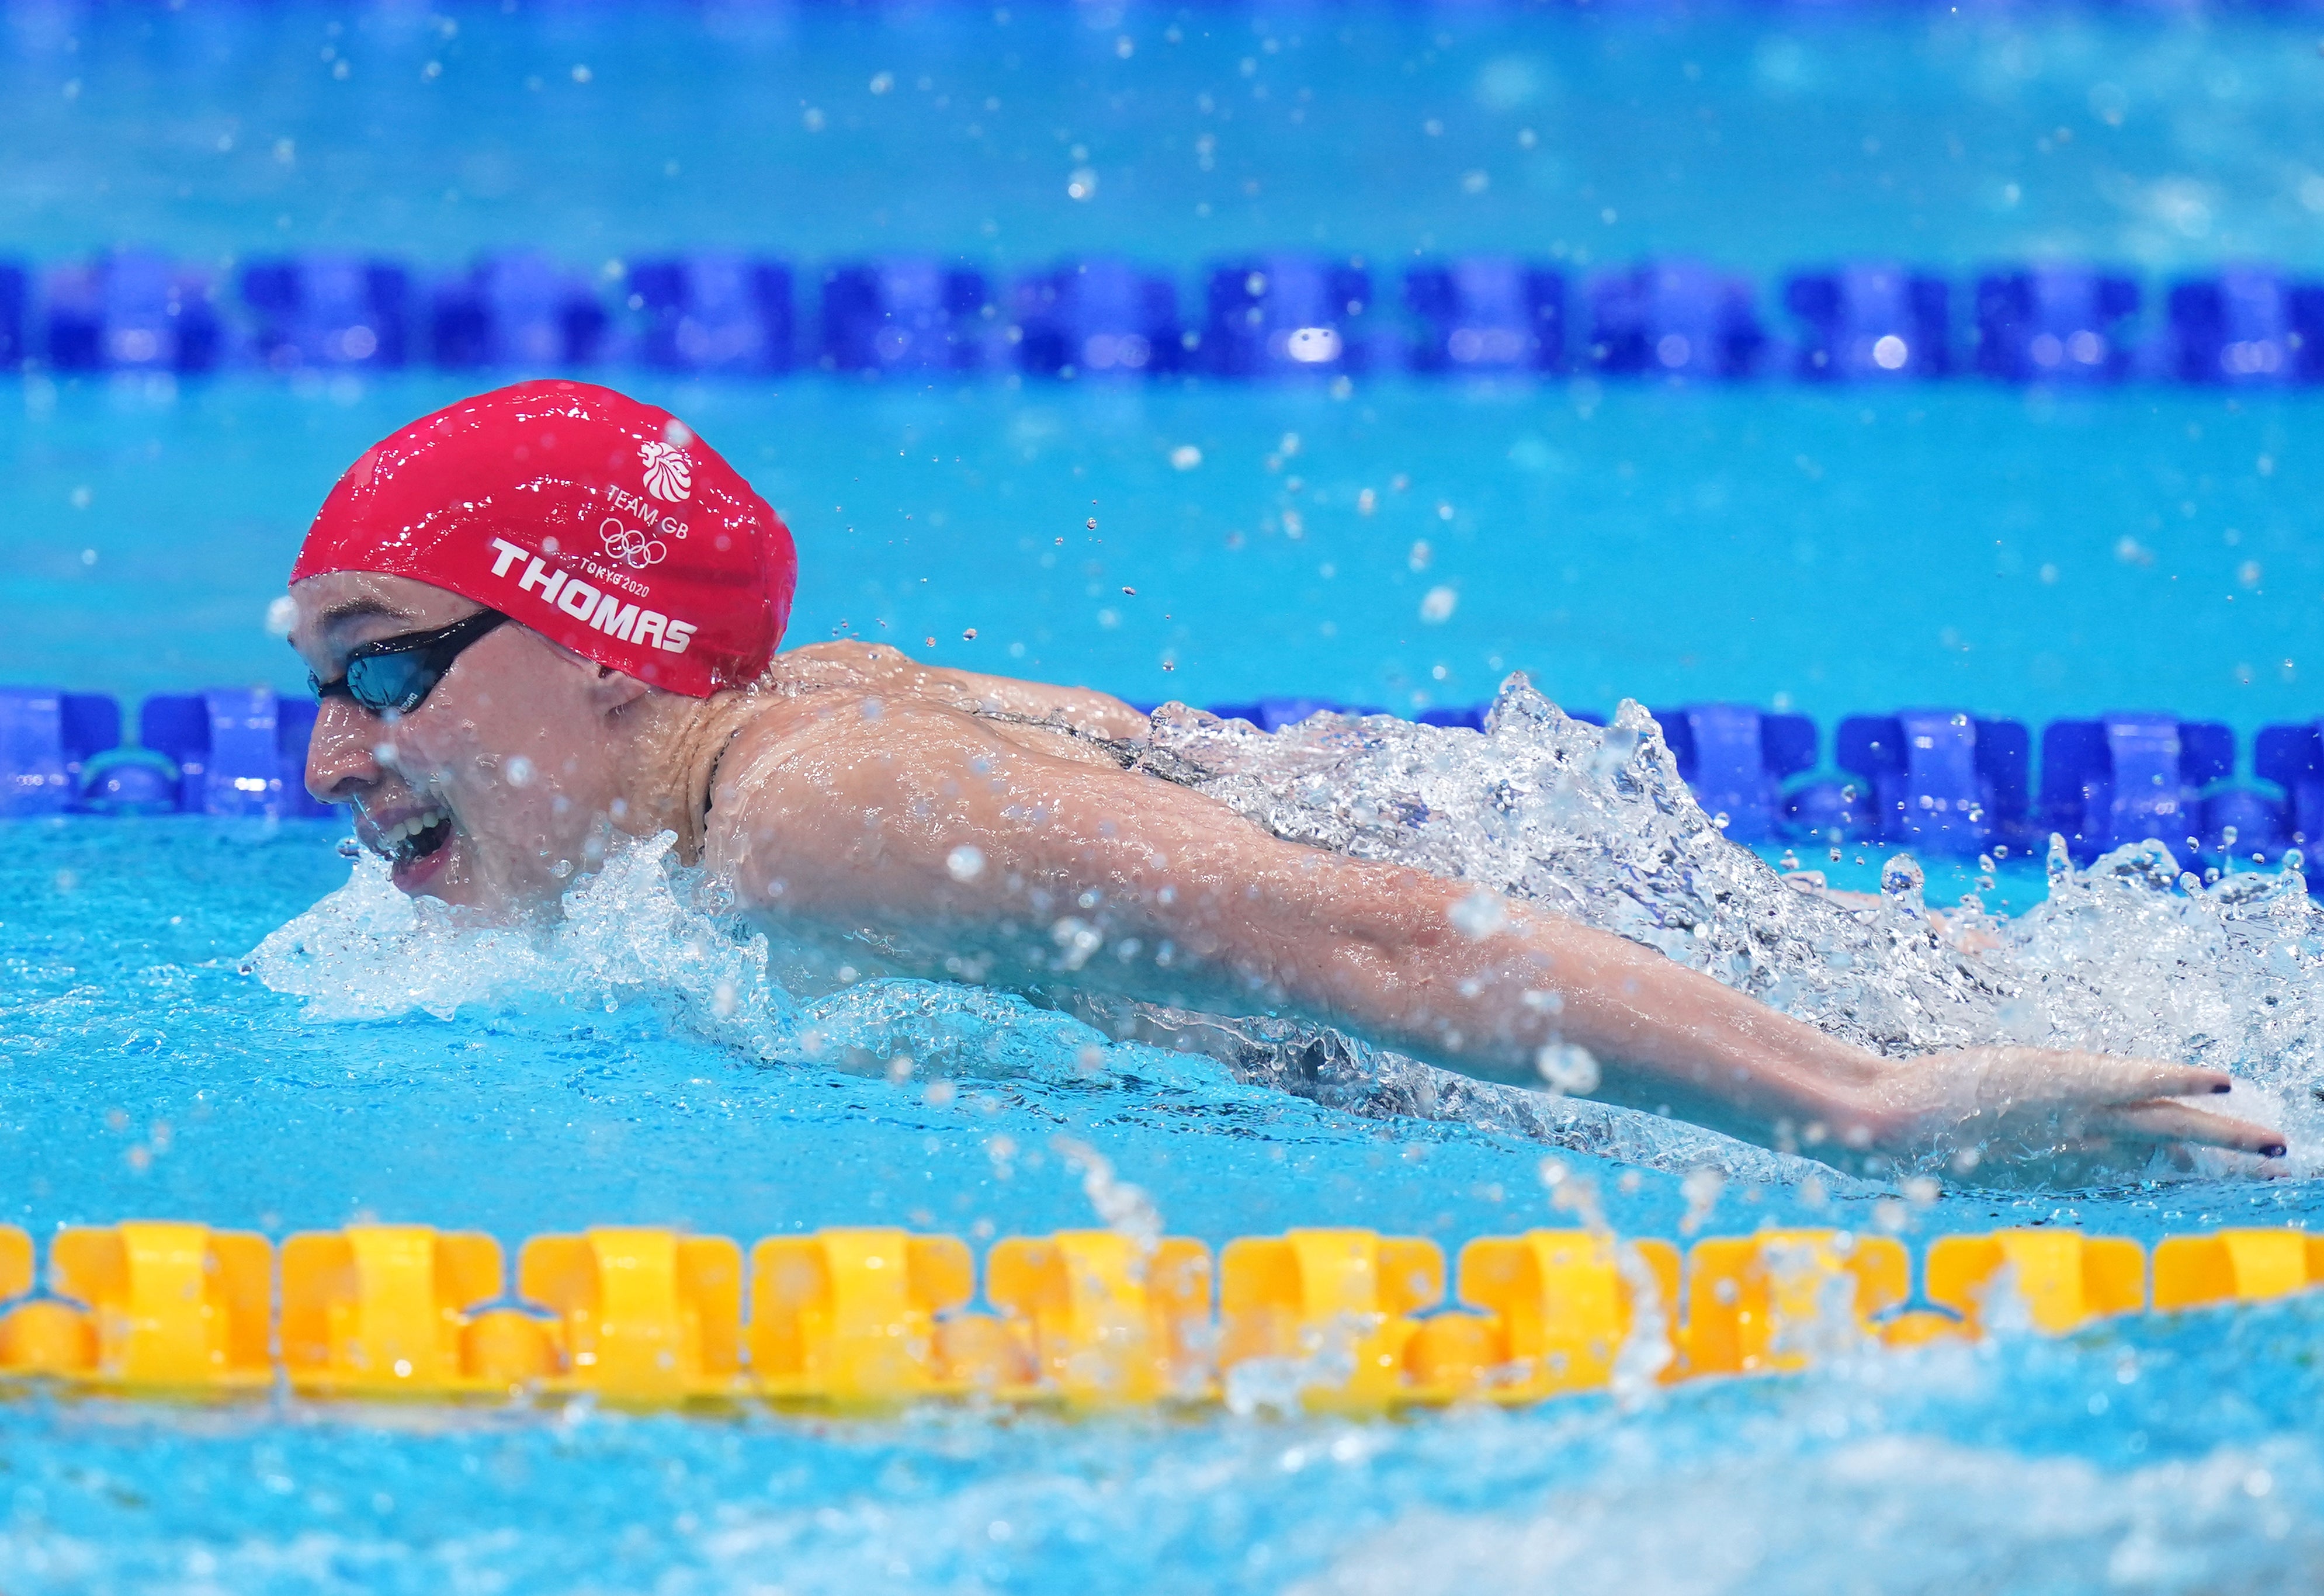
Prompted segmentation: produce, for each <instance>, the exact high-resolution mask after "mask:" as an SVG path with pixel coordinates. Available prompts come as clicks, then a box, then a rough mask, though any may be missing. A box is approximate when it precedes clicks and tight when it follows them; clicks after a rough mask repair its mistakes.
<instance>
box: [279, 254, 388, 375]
mask: <svg viewBox="0 0 2324 1596" xmlns="http://www.w3.org/2000/svg"><path fill="white" fill-rule="evenodd" d="M241 289H242V303H243V306H244V309H245V310H247V311H248V313H249V318H250V319H249V327H248V335H249V339H250V352H251V355H252V356H253V358H254V360H255V361H256V362H257V364H262V365H263V366H265V367H266V368H267V369H268V370H270V371H275V372H297V371H315V370H324V371H349V370H352V371H400V370H401V369H402V367H403V366H404V365H405V364H406V363H407V362H408V361H409V360H410V355H411V344H412V338H411V310H412V286H411V273H410V272H409V271H407V270H406V269H405V268H404V267H403V266H402V265H401V264H399V263H396V262H394V261H387V260H366V259H363V258H360V257H357V256H353V255H329V254H318V255H308V256H304V257H298V256H293V257H289V258H284V259H280V260H267V261H254V262H252V263H250V264H248V265H246V266H244V268H243V270H242V281H241Z"/></svg>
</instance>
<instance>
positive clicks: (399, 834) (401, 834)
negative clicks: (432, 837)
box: [379, 809, 452, 853]
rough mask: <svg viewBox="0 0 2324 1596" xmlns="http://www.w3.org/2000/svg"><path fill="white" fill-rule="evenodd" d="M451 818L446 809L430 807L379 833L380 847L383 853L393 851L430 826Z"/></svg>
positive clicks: (438, 824) (440, 823)
mask: <svg viewBox="0 0 2324 1596" xmlns="http://www.w3.org/2000/svg"><path fill="white" fill-rule="evenodd" d="M451 818H452V816H450V814H449V813H447V811H445V810H442V809H429V810H426V811H423V812H422V813H420V814H418V815H414V816H411V817H410V819H408V820H403V821H399V822H398V823H397V824H395V825H393V826H389V827H387V828H386V829H385V830H383V831H382V832H381V833H380V834H379V845H380V849H381V851H382V852H383V853H393V852H394V851H395V850H396V849H397V848H398V847H400V846H401V845H402V844H404V843H406V842H408V841H409V840H410V839H411V838H413V837H416V836H418V835H420V833H421V832H423V831H426V830H427V829H428V828H429V826H440V825H442V824H444V823H445V822H447V821H448V820H450V819H451Z"/></svg>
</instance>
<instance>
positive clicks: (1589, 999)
mask: <svg viewBox="0 0 2324 1596" xmlns="http://www.w3.org/2000/svg"><path fill="white" fill-rule="evenodd" d="M707 848H708V854H707V857H708V862H709V863H711V865H712V866H713V867H714V868H716V869H718V870H720V871H721V872H722V873H724V874H725V875H726V876H727V877H728V878H729V879H730V880H731V881H733V884H734V887H735V890H736V891H737V894H738V899H739V902H740V904H741V906H742V907H743V908H744V909H746V910H749V911H752V912H755V913H757V914H760V915H762V916H766V917H770V918H780V919H781V920H783V921H784V922H785V923H786V925H787V927H788V928H790V929H792V930H793V931H795V932H806V933H809V934H814V933H817V932H820V933H822V934H824V935H826V936H845V937H853V938H861V939H862V940H864V941H867V942H869V943H871V945H872V946H876V947H878V948H879V949H881V951H882V952H883V953H884V954H886V955H888V956H889V957H890V959H891V960H892V961H893V962H894V963H895V964H896V965H897V967H899V968H902V969H917V970H921V971H925V972H927V973H938V972H941V971H945V970H950V971H953V972H955V973H956V972H958V971H959V970H960V969H961V968H962V963H961V961H962V959H963V957H964V955H967V956H970V957H972V958H973V959H974V960H975V961H976V962H977V963H979V964H982V966H983V969H984V973H983V979H985V980H987V981H988V982H991V983H994V984H1000V985H1010V986H1015V987H1019V988H1022V989H1040V988H1044V987H1047V988H1049V989H1052V990H1054V988H1055V987H1056V986H1057V985H1059V984H1061V983H1074V984H1078V985H1081V986H1084V987H1086V988H1092V989H1097V990H1102V991H1108V992H1116V993H1120V994H1122V995H1125V996H1130V997H1134V998H1139V999H1144V1000H1148V1001H1157V1002H1163V1003H1168V1004H1172V1005H1174V1006H1179V1007H1185V1008H1192V1009H1198V1010H1203V1009H1206V1010H1213V1011H1218V1012H1244V1013H1248V1012H1250V1011H1252V1010H1254V1009H1255V1008H1265V1009H1271V1010H1277V1011H1288V1012H1294V1013H1297V1014H1300V1015H1304V1016H1305V1017H1308V1018H1311V1019H1316V1020H1321V1021H1323V1022H1326V1023H1329V1024H1333V1025H1336V1026H1340V1027H1342V1028H1344V1029H1350V1030H1352V1031H1355V1032H1358V1033H1360V1034H1361V1035H1363V1036H1365V1037H1367V1038H1370V1039H1372V1040H1374V1041H1376V1042H1378V1043H1380V1044H1381V1045H1383V1046H1387V1047H1393V1048H1396V1049H1397V1050H1399V1051H1401V1052H1405V1053H1407V1054H1410V1055H1413V1056H1417V1057H1420V1058H1425V1059H1427V1060H1429V1061H1430V1062H1433V1063H1436V1064H1441V1065H1443V1066H1447V1067H1450V1068H1452V1069H1457V1070H1461V1071H1463V1072H1465V1073H1467V1074H1471V1075H1478V1076H1481V1077H1485V1078H1489V1079H1496V1080H1504V1081H1516V1082H1531V1081H1534V1080H1535V1079H1536V1078H1537V1077H1536V1075H1535V1064H1534V1060H1535V1053H1536V1051H1537V1050H1538V1049H1539V1048H1540V1047H1543V1046H1544V1045H1545V1044H1547V1043H1550V1042H1552V1041H1557V1040H1563V1041H1567V1042H1572V1043H1578V1044H1580V1045H1581V1046H1582V1047H1587V1048H1588V1049H1589V1050H1590V1051H1591V1053H1592V1054H1593V1055H1595V1056H1597V1058H1598V1060H1599V1061H1600V1069H1601V1072H1602V1084H1601V1085H1600V1089H1599V1091H1598V1092H1597V1093H1595V1095H1597V1096H1599V1097H1601V1098H1604V1099H1608V1100H1610V1101H1613V1102H1622V1103H1627V1104H1630V1105H1633V1106H1637V1107H1643V1108H1647V1109H1667V1111H1668V1112H1672V1113H1674V1114H1676V1115H1679V1116H1681V1117H1683V1118H1685V1119H1689V1120H1692V1121H1697V1122H1699V1123H1702V1124H1706V1125H1710V1126H1712V1127H1715V1128H1717V1129H1719V1130H1725V1131H1728V1132H1729V1133H1731V1134H1734V1135H1737V1136H1741V1137H1745V1138H1748V1139H1751V1140H1754V1141H1758V1142H1761V1143H1763V1144H1768V1143H1774V1142H1776V1141H1778V1140H1780V1139H1784V1136H1785V1135H1786V1134H1787V1133H1790V1134H1800V1135H1802V1136H1803V1139H1809V1140H1812V1139H1813V1132H1812V1130H1811V1128H1812V1127H1816V1126H1821V1128H1822V1129H1823V1130H1824V1131H1825V1133H1826V1134H1827V1135H1828V1136H1829V1137H1830V1139H1831V1140H1830V1142H1828V1143H1826V1144H1824V1146H1823V1147H1822V1148H1821V1150H1822V1151H1825V1152H1827V1153H1832V1154H1835V1155H1838V1156H1840V1157H1842V1158H1845V1157H1847V1156H1848V1154H1849V1152H1850V1151H1853V1152H1855V1153H1858V1154H1860V1153H1867V1152H1875V1151H1877V1152H1885V1153H1890V1154H1901V1155H1912V1154H1925V1153H1929V1152H1946V1151H1954V1150H1957V1149H1977V1150H1978V1154H1979V1155H1980V1156H1981V1157H1982V1158H1985V1159H1987V1160H1989V1161H1992V1162H1997V1163H2000V1162H2022V1161H2025V1160H2029V1159H2046V1158H2060V1157H2064V1158H2079V1157H2082V1156H2087V1155H2091V1154H2105V1153H2109V1152H2111V1153H2115V1154H2117V1155H2118V1154H2124V1153H2127V1154H2130V1155H2132V1156H2138V1155H2140V1154H2142V1153H2143V1151H2144V1149H2146V1148H2149V1147H2151V1146H2153V1145H2154V1144H2172V1143H2176V1144H2197V1145H2207V1146H2215V1147H2221V1148H2228V1149H2237V1150H2240V1151H2245V1152H2257V1153H2269V1154H2273V1153H2278V1152H2280V1151H2281V1150H2282V1138H2281V1136H2279V1135H2278V1134H2277V1133H2276V1132H2275V1131H2273V1130H2269V1129H2267V1128H2266V1127H2264V1126H2260V1125H2255V1124H2252V1123H2249V1122H2247V1121H2239V1120H2233V1119H2229V1118H2227V1117H2225V1116H2223V1115H2219V1114H2215V1113H2211V1112H2206V1111H2204V1110H2201V1109H2198V1108H2195V1107H2192V1106H2190V1105H2189V1104H2186V1103H2183V1102H2176V1101H2173V1100H2174V1099H2177V1098H2181V1097H2189V1096H2196V1095H2200V1094H2208V1093H2218V1092H2224V1091H2226V1090H2227V1086H2228V1080H2227V1076H2226V1075H2221V1074H2219V1073H2218V1072H2217V1071H2213V1070H2207V1069H2197V1068H2191V1067H2189V1066H2182V1065H2176V1064H2169V1063H2163V1062H2159V1061H2154V1060H2140V1059H2124V1058H2114V1057H2108V1056H2102V1055H2098V1054H2089V1053H2061V1052H2047V1051H2042V1050H2038V1049H2033V1048H2022V1047H1988V1048H1978V1049H1972V1050H1968V1051H1964V1052H1958V1053H1941V1054H1935V1055H1931V1056H1925V1057H1922V1058H1914V1059H1904V1060H1892V1059H1886V1058H1883V1057H1880V1056H1877V1055H1875V1054H1871V1053H1868V1052H1866V1051H1864V1050H1862V1049H1860V1048H1858V1047H1853V1046H1851V1045H1849V1044H1848V1043H1845V1042H1842V1041H1840V1040H1839V1039H1837V1038H1832V1037H1829V1036H1826V1035H1825V1034H1823V1033H1822V1032H1821V1031H1819V1030H1817V1029H1814V1028H1813V1027H1812V1026H1810V1025H1807V1024H1804V1023H1803V1022H1801V1021H1799V1020H1796V1019H1791V1018H1790V1017H1788V1016H1786V1015H1783V1014H1779V1013H1777V1012H1775V1010H1771V1009H1768V1008H1766V1007H1765V1006H1764V1005H1762V1004H1760V1003H1758V1002H1757V1001H1753V1000H1752V999H1750V998H1748V997H1747V996H1745V995H1743V994H1741V993H1739V992H1734V991H1732V990H1730V989H1729V988H1727V987H1724V986H1721V985H1720V984H1719V983H1717V982H1715V981H1712V980H1711V979H1710V978H1709V977H1708V976H1704V975H1701V974H1698V973H1695V972H1693V971H1691V970H1688V969H1687V968H1685V967H1684V966H1683V965H1681V964H1675V963H1674V962H1672V961H1671V960H1669V959H1666V958H1665V957H1663V956H1662V955H1659V954H1656V953H1655V952H1653V951H1652V950H1650V949H1647V948H1644V947H1641V946H1637V945H1635V944H1632V943H1629V942H1627V941H1625V940H1623V939H1621V938H1619V937H1617V936H1610V935H1609V934H1607V933H1604V932H1600V931H1597V930H1593V929H1591V928H1589V927H1583V926H1581V925H1578V924H1575V923H1573V922H1572V921H1569V920H1565V919H1563V918H1559V917H1557V916H1554V915H1551V914H1546V913H1544V912H1541V911H1539V910H1536V909H1531V908H1528V907H1527V906H1526V905H1523V904H1519V903H1511V904H1509V905H1508V910H1507V916H1506V918H1505V920H1504V921H1503V923H1502V924H1501V925H1500V926H1499V927H1498V928H1497V929H1495V930H1494V931H1493V932H1492V933H1491V934H1490V935H1489V936H1484V937H1482V938H1471V936H1467V935H1464V934H1463V933H1462V930H1460V929H1459V928H1457V927H1456V926H1455V925H1454V921H1453V916H1452V910H1453V909H1454V908H1455V906H1456V905H1457V904H1459V903H1460V901H1461V900H1462V899H1463V898H1464V897H1466V896H1467V895H1468V894H1469V893H1470V891H1471V890H1472V889H1471V888H1469V887H1468V886H1466V885H1464V884H1462V883H1459V882H1455V881H1447V880H1444V879H1443V878H1440V877H1437V876H1434V875H1431V874H1428V873H1426V872H1421V871H1417V870H1413V869H1409V868H1405V867H1399V866H1394V865H1384V864H1375V863H1363V862H1360V861H1356V860H1351V859H1347V858H1344V857H1342V856H1340V855H1337V854H1333V853H1326V852H1323V851H1322V850H1319V849H1314V848H1309V847H1304V846H1301V845H1299V844H1291V843H1286V842H1283V841H1281V840H1279V839H1277V838H1276V837H1274V836H1271V835H1268V834H1267V833H1266V832H1264V831H1262V830H1260V829H1259V828H1258V827H1257V826H1253V825H1251V824H1250V822H1249V821H1246V820H1244V819H1243V818H1242V817H1240V816H1238V815H1236V814H1234V813H1233V812H1232V811H1231V810H1229V809H1228V808H1226V807H1224V806H1223V805H1222V804H1220V803H1218V802H1217V801H1215V800H1214V799H1212V798H1207V797H1205V796H1203V794H1200V793H1197V792H1194V791H1192V790H1190V789H1185V788H1181V787H1176V786H1173V785H1171V784H1169V783H1167V782H1164V781H1160V780H1154V779H1152V778H1149V777H1146V776H1142V775H1137V774H1131V773H1128V772H1124V771H1122V770H1119V769H1117V768H1114V767H1113V766H1112V765H1111V764H1096V763H1088V762H1083V761H1081V760H1079V759H1077V758H1075V757H1073V752H1072V751H1071V750H1069V749H1059V750H1058V751H1056V752H1049V751H1046V750H1043V749H1040V748H1037V747H1028V746H1027V745H1026V742H1025V740H1024V739H1022V738H1020V737H1013V736H1010V735H1005V734H1003V732H1002V731H1001V730H996V729H995V728H993V727H991V725H989V724H984V723H982V722H979V721H978V720H976V719H974V718H973V717H971V716H969V715H963V714H959V713H955V712H954V711H952V710H949V709H945V708H943V707H940V706H931V705H927V704H926V703H917V704H916V703H913V702H912V701H910V700H908V699H907V700H903V701H900V702H899V701H890V702H888V703H885V704H882V703H881V702H879V701H877V700H873V699H868V698H863V697H851V696H849V695H847V694H844V693H831V694H820V695H816V696H814V697H812V698H808V699H802V700H798V701H794V702H793V703H790V704H788V705H785V706H781V707H779V709H777V710H776V711H774V712H772V713H770V714H769V715H766V716H764V717H762V718H761V720H760V721H759V722H757V723H755V724H754V725H753V726H752V729H751V730H750V731H749V732H746V733H744V735H743V737H742V739H741V740H740V741H739V742H738V743H736V745H735V747H734V748H733V751H732V752H730V754H729V757H728V760H727V761H726V763H725V765H724V767H723V768H722V770H721V774H720V781H719V793H718V795H717V803H716V807H715V808H714V809H713V811H712V815H711V822H710V828H709V835H708V844H707ZM1545 994H1548V995H1546V996H1545Z"/></svg>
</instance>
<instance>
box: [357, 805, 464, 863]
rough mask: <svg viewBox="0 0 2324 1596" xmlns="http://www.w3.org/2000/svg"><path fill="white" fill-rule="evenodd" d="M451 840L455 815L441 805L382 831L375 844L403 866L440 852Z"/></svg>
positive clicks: (384, 853)
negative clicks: (448, 812) (439, 807)
mask: <svg viewBox="0 0 2324 1596" xmlns="http://www.w3.org/2000/svg"><path fill="white" fill-rule="evenodd" d="M451 840H452V816H450V815H449V814H447V813H446V812H445V811H444V810H442V809H429V810H426V811H424V812H423V813H420V814H418V815H414V816H411V818H410V819H409V820H405V821H401V822H400V823H398V824H397V825H394V826H390V827H388V828H387V829H386V830H385V831H383V832H381V833H380V834H379V836H378V837H377V838H376V839H375V840H374V842H373V844H372V846H373V847H374V848H376V849H377V850H378V851H379V853H380V855H381V856H382V857H383V858H384V859H385V860H386V861H387V862H388V863H390V864H392V865H394V866H395V867H396V868H397V869H399V870H401V868H403V867H404V866H405V865H408V864H411V863H416V862H418V861H420V860H422V859H425V858H427V857H428V856H429V855H430V854H431V853H439V852H441V851H442V849H443V847H444V844H447V843H448V842H450V841H451Z"/></svg>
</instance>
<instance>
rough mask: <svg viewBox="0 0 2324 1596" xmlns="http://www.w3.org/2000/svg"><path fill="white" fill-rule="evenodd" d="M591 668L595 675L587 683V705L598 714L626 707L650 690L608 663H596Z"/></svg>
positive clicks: (608, 713) (609, 712) (611, 712)
mask: <svg viewBox="0 0 2324 1596" xmlns="http://www.w3.org/2000/svg"><path fill="white" fill-rule="evenodd" d="M592 669H594V670H595V672H596V676H595V679H594V680H592V681H591V682H590V684H589V706H590V707H591V708H592V709H595V711H596V712H597V713H598V714H599V715H612V714H613V713H614V712H616V711H618V710H622V709H626V708H628V707H629V706H631V705H632V704H635V703H636V702H637V701H638V700H639V699H641V698H642V697H645V696H646V694H647V693H648V692H650V690H651V689H650V688H649V687H647V686H646V685H645V683H643V682H641V681H640V680H639V679H638V678H636V677H634V676H630V675H627V674H625V673H623V672H622V671H619V670H616V669H613V667H612V666H610V665H597V666H593V667H592Z"/></svg>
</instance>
